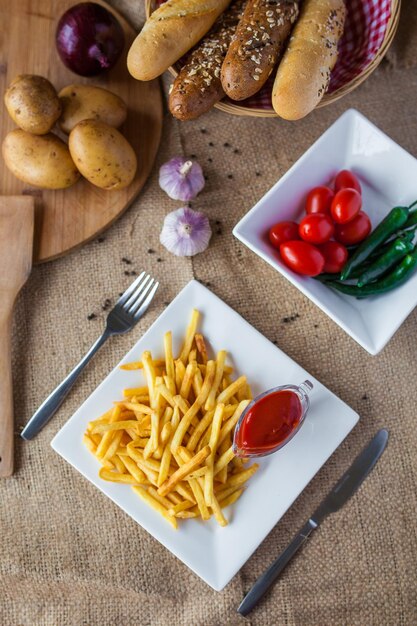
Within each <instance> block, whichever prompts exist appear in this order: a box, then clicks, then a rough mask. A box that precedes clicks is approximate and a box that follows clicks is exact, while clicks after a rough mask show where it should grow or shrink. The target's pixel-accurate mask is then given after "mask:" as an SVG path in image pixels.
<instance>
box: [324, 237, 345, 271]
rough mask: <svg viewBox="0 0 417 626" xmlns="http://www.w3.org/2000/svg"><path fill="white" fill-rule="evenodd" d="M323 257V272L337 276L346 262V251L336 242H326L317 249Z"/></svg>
mask: <svg viewBox="0 0 417 626" xmlns="http://www.w3.org/2000/svg"><path fill="white" fill-rule="evenodd" d="M319 250H320V252H321V253H322V254H323V256H324V268H323V272H327V273H329V274H337V273H338V272H340V271H341V270H342V268H343V266H344V264H345V263H346V261H347V258H348V251H347V249H346V248H345V246H344V245H343V244H341V243H339V242H338V241H326V243H323V244H322V245H321V246H320V247H319Z"/></svg>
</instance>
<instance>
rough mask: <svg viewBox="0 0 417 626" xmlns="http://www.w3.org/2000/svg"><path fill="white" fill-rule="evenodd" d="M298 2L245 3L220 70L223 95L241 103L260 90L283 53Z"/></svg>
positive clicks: (261, 0)
mask: <svg viewBox="0 0 417 626" xmlns="http://www.w3.org/2000/svg"><path fill="white" fill-rule="evenodd" d="M298 4H299V0H248V3H247V5H246V8H245V11H244V13H243V17H242V19H241V20H240V22H239V25H238V27H237V29H236V35H235V37H234V38H233V41H232V43H231V44H230V48H229V51H228V53H227V55H226V58H225V60H224V63H223V67H222V74H221V80H222V85H223V89H224V91H225V92H226V95H228V96H229V98H232V100H244V99H245V98H249V97H250V96H253V94H255V93H256V92H257V91H259V90H260V89H261V88H262V86H263V85H264V84H265V83H266V81H267V80H268V77H269V75H270V74H271V72H272V70H273V69H274V66H275V64H276V62H277V61H278V59H279V58H280V57H281V54H282V52H283V50H284V44H285V42H286V41H287V39H288V35H289V34H290V32H291V29H292V25H293V24H294V22H295V20H296V19H297V17H298Z"/></svg>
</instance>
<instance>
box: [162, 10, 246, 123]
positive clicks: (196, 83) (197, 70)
mask: <svg viewBox="0 0 417 626" xmlns="http://www.w3.org/2000/svg"><path fill="white" fill-rule="evenodd" d="M245 3H246V0H235V1H234V2H232V4H231V5H230V6H229V8H228V9H226V11H225V12H224V13H222V14H221V15H220V17H218V19H217V20H216V22H215V23H214V26H213V28H212V29H211V30H210V31H209V33H208V34H207V35H206V36H205V37H204V39H202V41H201V42H200V43H199V45H198V46H197V48H195V49H194V50H193V52H191V54H190V55H189V57H188V59H187V62H186V64H185V65H184V66H183V67H182V68H181V71H180V73H179V74H178V76H177V78H176V79H175V81H174V83H173V85H172V90H171V92H170V95H169V110H170V111H171V113H172V115H173V116H174V117H176V118H177V119H179V120H192V119H196V118H197V117H199V116H200V115H202V114H203V113H205V112H206V111H208V110H209V109H211V107H212V106H213V105H214V104H215V103H216V102H218V101H219V100H221V99H222V98H223V96H224V91H223V87H222V84H221V80H220V70H221V66H222V63H223V60H224V58H225V56H226V53H227V50H228V48H229V45H230V41H231V39H232V36H233V34H234V32H235V30H236V26H237V25H238V23H239V20H240V18H241V17H242V13H243V9H244V6H245Z"/></svg>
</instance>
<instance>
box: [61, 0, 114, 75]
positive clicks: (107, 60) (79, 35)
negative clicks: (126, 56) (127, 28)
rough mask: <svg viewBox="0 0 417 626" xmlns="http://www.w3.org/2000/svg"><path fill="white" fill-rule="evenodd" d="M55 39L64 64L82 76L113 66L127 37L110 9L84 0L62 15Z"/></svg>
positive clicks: (97, 72)
mask: <svg viewBox="0 0 417 626" xmlns="http://www.w3.org/2000/svg"><path fill="white" fill-rule="evenodd" d="M55 42H56V47H57V50H58V53H59V56H60V57H61V59H62V62H63V63H64V65H66V66H67V67H68V68H69V69H70V70H72V71H73V72H75V73H76V74H80V75H81V76H94V75H95V74H100V72H102V71H104V70H108V69H110V68H111V67H113V65H114V64H115V63H116V61H117V59H118V58H119V56H120V54H121V53H122V50H123V48H124V43H125V38H124V33H123V29H122V27H121V26H120V24H119V22H118V21H117V20H116V18H115V17H114V16H113V15H112V14H111V13H110V11H108V10H107V9H105V8H104V7H102V6H101V5H99V4H96V3H95V2H81V3H80V4H75V5H74V6H73V7H71V8H70V9H68V11H66V12H65V13H64V14H63V15H62V17H61V19H60V20H59V22H58V26H57V29H56V34H55Z"/></svg>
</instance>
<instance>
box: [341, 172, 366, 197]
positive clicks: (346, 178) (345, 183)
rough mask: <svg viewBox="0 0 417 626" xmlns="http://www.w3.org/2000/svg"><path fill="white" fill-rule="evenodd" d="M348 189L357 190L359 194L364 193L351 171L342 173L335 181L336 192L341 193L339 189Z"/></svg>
mask: <svg viewBox="0 0 417 626" xmlns="http://www.w3.org/2000/svg"><path fill="white" fill-rule="evenodd" d="M346 187H349V188H350V189H356V191H357V192H358V193H362V189H361V185H360V183H359V181H358V179H357V178H356V176H355V174H354V173H353V172H351V171H350V170H342V171H340V172H339V173H338V175H337V176H336V178H335V180H334V188H335V190H336V191H339V189H346Z"/></svg>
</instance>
